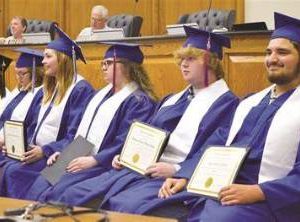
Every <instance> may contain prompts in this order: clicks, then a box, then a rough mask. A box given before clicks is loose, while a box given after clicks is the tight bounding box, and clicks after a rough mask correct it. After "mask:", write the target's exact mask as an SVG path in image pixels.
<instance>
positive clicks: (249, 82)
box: [223, 33, 270, 97]
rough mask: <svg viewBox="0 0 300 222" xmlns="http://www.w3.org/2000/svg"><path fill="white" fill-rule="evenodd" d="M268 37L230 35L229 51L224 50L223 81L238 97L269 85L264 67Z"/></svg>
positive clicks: (262, 35) (259, 35) (263, 35)
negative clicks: (224, 71) (224, 72)
mask: <svg viewBox="0 0 300 222" xmlns="http://www.w3.org/2000/svg"><path fill="white" fill-rule="evenodd" d="M269 35H270V33H268V34H267V33H265V34H255V35H253V34H252V35H251V34H250V35H245V34H242V35H231V49H226V50H224V58H223V63H224V69H225V70H226V74H225V79H226V80H227V82H228V84H229V86H230V87H231V89H232V90H233V91H234V92H235V93H236V94H237V95H238V96H240V97H243V96H246V95H247V94H249V93H250V92H257V91H259V90H261V89H262V88H265V87H266V86H268V85H269V83H268V80H267V74H266V69H265V67H264V55H265V49H266V47H267V44H268V41H269Z"/></svg>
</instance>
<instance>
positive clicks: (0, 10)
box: [0, 0, 5, 37]
mask: <svg viewBox="0 0 300 222" xmlns="http://www.w3.org/2000/svg"><path fill="white" fill-rule="evenodd" d="M4 33H5V32H4V0H0V36H1V37H4V36H5V34H4Z"/></svg>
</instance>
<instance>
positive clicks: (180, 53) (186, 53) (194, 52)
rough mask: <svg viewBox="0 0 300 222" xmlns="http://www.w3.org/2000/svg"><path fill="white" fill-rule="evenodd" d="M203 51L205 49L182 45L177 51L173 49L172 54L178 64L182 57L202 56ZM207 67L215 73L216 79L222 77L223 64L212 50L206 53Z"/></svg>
mask: <svg viewBox="0 0 300 222" xmlns="http://www.w3.org/2000/svg"><path fill="white" fill-rule="evenodd" d="M205 52H207V51H205V50H203V49H198V48H195V47H186V48H183V47H182V48H180V49H178V50H177V51H175V52H174V53H173V54H174V58H175V60H176V63H177V64H178V65H180V64H181V60H182V58H186V57H194V58H203V56H204V54H205ZM207 67H208V68H209V69H210V70H212V71H213V72H214V73H215V75H216V78H217V79H221V78H223V77H224V70H223V66H222V63H221V60H220V59H219V58H218V55H217V54H216V53H212V52H209V53H208V64H207Z"/></svg>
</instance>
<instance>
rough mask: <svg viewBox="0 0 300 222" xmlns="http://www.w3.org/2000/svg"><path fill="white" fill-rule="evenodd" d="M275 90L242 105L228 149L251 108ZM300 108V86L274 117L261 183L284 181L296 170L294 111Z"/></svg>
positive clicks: (299, 121)
mask: <svg viewBox="0 0 300 222" xmlns="http://www.w3.org/2000/svg"><path fill="white" fill-rule="evenodd" d="M272 87H274V86H271V87H268V88H267V89H265V90H263V91H261V92H259V93H257V94H255V95H253V96H251V97H249V98H247V99H245V100H244V101H242V102H241V103H240V105H239V106H238V108H237V110H236V113H235V116H234V120H233V122H232V125H231V129H230V132H229V136H228V139H227V142H226V145H227V146H229V145H230V144H231V143H232V141H233V139H234V138H235V136H236V134H237V133H238V131H239V130H240V128H241V126H242V123H243V121H244V119H245V118H246V116H247V114H248V113H249V112H250V110H251V108H252V107H254V106H256V105H258V104H259V102H260V101H261V100H262V99H263V98H264V97H265V96H266V95H267V93H268V92H269V91H270V90H271V88H272ZM297 107H298V108H297ZM299 108H300V86H299V87H298V88H297V89H296V90H295V91H294V93H293V94H292V95H291V96H290V97H289V98H288V99H287V100H286V101H285V103H284V104H283V105H282V106H281V107H280V108H279V109H278V111H277V112H276V114H275V115H274V118H273V120H272V123H271V125H270V128H269V131H268V133H267V138H266V142H265V145H264V150H263V156H262V160H261V166H260V170H259V179H258V181H259V183H263V182H266V181H271V180H275V179H278V178H282V177H284V176H286V175H287V174H288V173H289V171H290V170H291V169H292V168H293V166H294V163H295V160H296V155H297V150H298V145H299V142H300V113H299V112H296V111H295V110H298V109H299Z"/></svg>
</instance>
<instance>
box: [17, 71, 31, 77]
mask: <svg viewBox="0 0 300 222" xmlns="http://www.w3.org/2000/svg"><path fill="white" fill-rule="evenodd" d="M16 74H17V76H19V77H20V78H24V77H25V76H26V75H28V74H30V72H17V73H16Z"/></svg>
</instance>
